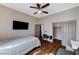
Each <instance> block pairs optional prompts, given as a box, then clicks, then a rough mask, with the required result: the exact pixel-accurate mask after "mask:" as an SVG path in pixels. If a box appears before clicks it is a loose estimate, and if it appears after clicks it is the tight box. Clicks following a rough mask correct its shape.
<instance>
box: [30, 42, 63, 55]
mask: <svg viewBox="0 0 79 59" xmlns="http://www.w3.org/2000/svg"><path fill="white" fill-rule="evenodd" d="M61 47H62V45H61V42H59V41H54V42H53V43H51V42H48V41H43V42H42V45H41V46H40V47H38V48H36V49H34V50H32V51H30V52H29V53H28V55H33V54H34V53H36V52H38V51H39V52H38V53H36V54H35V55H45V54H49V53H52V54H54V55H56V53H57V51H58V49H59V48H61Z"/></svg>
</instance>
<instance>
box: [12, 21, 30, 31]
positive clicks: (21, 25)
mask: <svg viewBox="0 0 79 59" xmlns="http://www.w3.org/2000/svg"><path fill="white" fill-rule="evenodd" d="M28 27H29V23H27V22H21V21H13V30H28Z"/></svg>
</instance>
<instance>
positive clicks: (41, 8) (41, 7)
mask: <svg viewBox="0 0 79 59" xmlns="http://www.w3.org/2000/svg"><path fill="white" fill-rule="evenodd" d="M47 6H49V3H47V4H45V5H43V6H42V7H41V9H42V8H45V7H47Z"/></svg>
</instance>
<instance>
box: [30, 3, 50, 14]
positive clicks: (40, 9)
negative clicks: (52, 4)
mask: <svg viewBox="0 0 79 59" xmlns="http://www.w3.org/2000/svg"><path fill="white" fill-rule="evenodd" d="M36 5H37V7H33V6H30V8H34V9H38V11H37V12H35V13H33V14H37V13H39V14H42V13H45V14H48V12H47V11H43V10H42V9H43V8H46V7H47V6H49V3H46V4H45V5H43V6H41V4H39V3H37V4H36Z"/></svg>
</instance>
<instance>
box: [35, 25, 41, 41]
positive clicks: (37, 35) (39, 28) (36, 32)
mask: <svg viewBox="0 0 79 59" xmlns="http://www.w3.org/2000/svg"><path fill="white" fill-rule="evenodd" d="M35 36H36V37H38V38H39V39H40V40H41V39H42V25H41V24H36V25H35Z"/></svg>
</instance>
